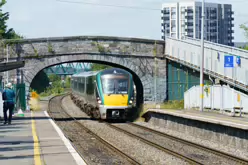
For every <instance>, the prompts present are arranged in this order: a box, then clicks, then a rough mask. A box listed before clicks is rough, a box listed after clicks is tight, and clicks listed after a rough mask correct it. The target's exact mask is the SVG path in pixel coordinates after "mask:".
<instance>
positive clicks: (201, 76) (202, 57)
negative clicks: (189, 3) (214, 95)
mask: <svg viewBox="0 0 248 165" xmlns="http://www.w3.org/2000/svg"><path fill="white" fill-rule="evenodd" d="M204 17H205V2H204V0H202V24H201V54H202V56H201V65H200V67H201V70H200V88H201V90H200V91H201V94H200V98H201V105H200V111H203V97H204V95H203V92H204V89H203V87H204V80H203V74H204Z"/></svg>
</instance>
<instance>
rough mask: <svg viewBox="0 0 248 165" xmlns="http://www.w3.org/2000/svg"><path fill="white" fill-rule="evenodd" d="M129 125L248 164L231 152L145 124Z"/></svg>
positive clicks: (247, 161)
mask: <svg viewBox="0 0 248 165" xmlns="http://www.w3.org/2000/svg"><path fill="white" fill-rule="evenodd" d="M129 125H132V126H134V127H137V128H140V129H143V130H146V131H149V132H152V133H155V134H157V135H160V136H163V137H166V138H169V139H171V140H174V141H177V142H180V143H183V144H186V145H189V146H192V147H195V148H198V149H201V150H203V151H207V152H210V153H212V154H215V155H218V156H221V157H224V158H227V159H229V160H230V159H231V160H232V161H236V162H238V163H239V164H247V165H248V160H246V159H243V158H239V157H237V156H234V155H231V154H228V153H225V152H221V151H218V150H216V149H213V148H209V147H206V146H202V145H199V144H196V143H193V142H190V141H188V140H184V139H181V138H178V137H176V136H172V135H169V134H166V133H163V132H160V131H156V130H154V129H151V128H148V127H145V126H142V125H139V124H135V123H129Z"/></svg>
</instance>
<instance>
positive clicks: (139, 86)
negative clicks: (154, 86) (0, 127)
mask: <svg viewBox="0 0 248 165" xmlns="http://www.w3.org/2000/svg"><path fill="white" fill-rule="evenodd" d="M75 62H76V63H79V62H81V63H94V64H103V65H107V66H111V67H116V68H121V69H124V70H126V71H128V72H129V73H130V74H131V75H132V76H133V82H134V84H135V87H136V108H137V114H135V117H134V118H137V117H138V115H139V113H140V111H141V110H142V108H143V106H142V105H143V103H144V84H143V83H144V82H142V80H141V76H142V74H141V73H140V72H138V71H137V70H133V69H134V67H133V66H132V67H128V66H130V64H129V63H126V64H127V65H128V66H125V65H121V64H118V63H113V62H109V61H101V60H75V61H74V60H73V61H66V62H57V63H53V64H51V63H50V64H46V65H44V67H42V68H40V69H39V70H38V71H37V72H34V71H32V70H31V71H30V72H32V73H31V75H32V76H31V77H32V78H31V77H30V81H31V82H28V84H29V86H30V85H31V83H32V82H33V81H34V78H35V77H36V75H38V74H39V73H40V72H41V71H44V69H47V68H49V67H53V66H56V65H60V64H66V63H75ZM29 86H28V89H29Z"/></svg>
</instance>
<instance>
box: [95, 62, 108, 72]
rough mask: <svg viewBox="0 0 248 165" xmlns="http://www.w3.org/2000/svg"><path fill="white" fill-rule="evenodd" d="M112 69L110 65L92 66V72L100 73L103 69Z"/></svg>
mask: <svg viewBox="0 0 248 165" xmlns="http://www.w3.org/2000/svg"><path fill="white" fill-rule="evenodd" d="M108 68H111V66H109V65H102V64H92V68H91V69H92V71H98V70H103V69H108Z"/></svg>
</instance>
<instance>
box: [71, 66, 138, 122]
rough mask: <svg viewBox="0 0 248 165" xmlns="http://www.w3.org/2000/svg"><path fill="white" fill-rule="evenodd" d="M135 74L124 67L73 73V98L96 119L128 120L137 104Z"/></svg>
mask: <svg viewBox="0 0 248 165" xmlns="http://www.w3.org/2000/svg"><path fill="white" fill-rule="evenodd" d="M134 88H135V86H134V82H133V77H132V75H131V74H130V73H129V72H127V71H125V70H123V69H120V68H108V69H104V70H100V71H89V72H82V73H79V74H75V75H72V76H71V90H72V91H71V98H72V100H73V101H74V103H75V104H76V105H77V106H78V107H79V108H80V109H81V110H82V111H84V112H85V113H86V114H88V115H89V116H91V117H92V118H96V119H121V120H127V114H128V112H129V111H130V110H132V108H133V107H134V106H135V104H134V101H135V99H134V96H135V91H134Z"/></svg>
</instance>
